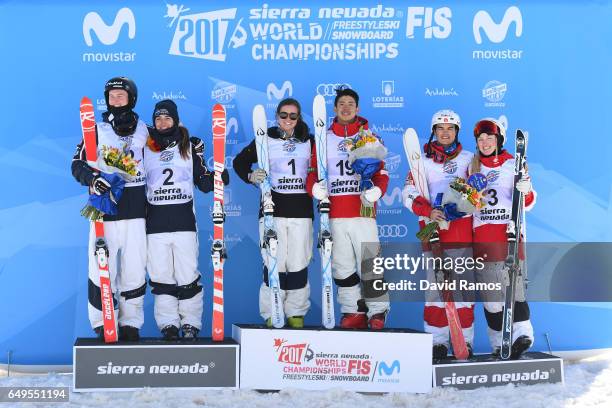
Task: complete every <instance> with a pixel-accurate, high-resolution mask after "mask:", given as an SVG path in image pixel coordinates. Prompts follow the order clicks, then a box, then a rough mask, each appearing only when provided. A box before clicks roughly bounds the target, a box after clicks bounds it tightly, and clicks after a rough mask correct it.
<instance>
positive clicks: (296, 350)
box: [273, 339, 314, 365]
mask: <svg viewBox="0 0 612 408" xmlns="http://www.w3.org/2000/svg"><path fill="white" fill-rule="evenodd" d="M285 343H287V340H285V339H274V346H273V347H274V348H275V349H276V354H277V358H278V361H279V362H281V363H287V364H295V365H301V364H302V362H306V361H310V360H312V359H313V357H314V351H312V349H311V348H310V347H308V343H298V344H285Z"/></svg>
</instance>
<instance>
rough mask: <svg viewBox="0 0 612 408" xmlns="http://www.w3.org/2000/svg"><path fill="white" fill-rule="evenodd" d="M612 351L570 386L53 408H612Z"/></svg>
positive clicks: (12, 382)
mask: <svg viewBox="0 0 612 408" xmlns="http://www.w3.org/2000/svg"><path fill="white" fill-rule="evenodd" d="M71 384H72V375H71V374H55V373H50V374H45V375H23V374H11V376H10V377H7V376H6V372H0V387H7V386H19V387H24V386H31V387H59V386H63V387H70V386H71ZM611 385H612V353H608V354H604V355H601V356H598V357H595V358H591V359H587V360H581V361H578V362H567V361H566V362H565V385H560V384H553V385H532V386H512V385H506V386H500V387H495V388H483V389H478V390H471V391H458V390H455V389H434V390H433V391H432V393H431V394H422V395H414V394H387V395H364V394H358V393H354V392H346V391H341V390H330V391H325V392H321V391H302V390H284V391H281V392H279V393H258V392H256V391H248V390H226V391H222V390H217V391H213V390H211V391H185V390H171V389H144V390H140V391H134V392H94V393H71V394H70V402H69V403H63V404H62V403H50V404H48V405H46V406H49V407H105V408H109V407H129V408H143V407H160V408H161V407H164V408H166V407H168V408H172V407H177V408H179V407H180V408H191V407H255V408H256V407H262V408H263V407H266V408H267V407H288V408H299V407H309V408H319V407H320V408H323V407H325V408H327V407H334V408H341V407H346V408H356V407H360V408H361V407H393V408H395V407H427V408H449V407H452V408H463V407H466V408H467V407H470V408H471V407H474V406H479V407H499V408H532V407H533V408H538V407H546V408H554V407H581V408H582V407H609V406H612V386H611ZM42 405H43V404H30V403H18V404H15V405H10V404H8V403H1V404H0V408H4V407H9V406H14V407H15V408H25V407H40V406H42Z"/></svg>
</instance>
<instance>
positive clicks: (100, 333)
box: [94, 326, 104, 341]
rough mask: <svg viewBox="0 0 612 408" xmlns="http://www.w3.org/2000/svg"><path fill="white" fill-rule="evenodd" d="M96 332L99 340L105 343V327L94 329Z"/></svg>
mask: <svg viewBox="0 0 612 408" xmlns="http://www.w3.org/2000/svg"><path fill="white" fill-rule="evenodd" d="M94 332H95V333H96V338H97V339H98V340H102V341H104V326H98V327H94Z"/></svg>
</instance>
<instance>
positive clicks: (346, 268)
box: [307, 87, 389, 330]
mask: <svg viewBox="0 0 612 408" xmlns="http://www.w3.org/2000/svg"><path fill="white" fill-rule="evenodd" d="M334 112H335V113H336V117H335V118H334V121H333V123H332V124H331V126H330V127H329V129H328V130H327V135H326V139H327V169H328V172H329V175H328V179H327V181H325V180H319V181H317V156H316V151H315V149H313V153H312V157H311V161H310V168H309V173H308V179H307V190H308V192H309V193H310V194H312V196H313V197H314V198H316V199H317V200H325V199H326V198H328V197H329V201H330V213H329V217H330V225H331V233H332V237H333V240H334V244H333V247H332V274H333V277H334V281H335V283H336V286H338V303H339V304H340V311H341V312H342V320H341V321H340V327H343V328H352V329H365V328H368V326H369V327H370V329H373V330H380V329H382V328H384V326H385V320H386V316H387V312H388V310H389V302H388V301H387V300H386V297H384V296H382V294H381V293H380V292H379V291H376V289H375V288H373V283H374V282H375V280H373V279H370V280H367V279H364V278H365V275H364V273H367V272H370V271H362V270H361V265H362V263H365V262H367V261H368V260H373V259H374V258H375V257H376V256H377V255H378V253H377V252H378V242H379V241H378V228H377V225H376V218H375V217H376V210H375V209H374V211H373V213H372V216H371V217H366V216H362V215H361V211H360V209H361V206H362V203H364V204H366V205H368V206H370V207H374V206H375V203H376V202H377V201H378V200H379V199H380V198H381V197H382V195H383V194H384V193H385V191H386V190H387V185H388V184H389V175H388V173H387V171H386V170H385V169H384V162H382V163H381V165H380V168H379V169H378V170H377V171H376V173H374V175H373V176H372V183H373V186H372V187H370V188H368V189H364V190H363V191H361V190H360V187H359V184H360V180H361V178H360V176H359V174H357V173H356V172H355V170H353V169H352V168H351V166H350V164H349V161H348V156H349V152H348V150H349V149H347V147H346V138H349V137H353V136H355V135H357V133H359V129H361V128H363V129H364V130H366V129H368V126H369V125H368V121H367V119H365V118H363V117H361V116H358V113H359V95H358V94H357V92H355V91H354V90H352V89H348V88H343V87H341V88H338V89H336V99H335V100H334ZM374 208H375V207H374ZM362 244H370V245H362ZM371 244H374V246H371ZM365 248H368V249H371V250H374V249H376V250H375V251H374V252H375V253H365V252H366V251H364V249H365ZM368 252H369V251H368ZM370 275H371V273H370Z"/></svg>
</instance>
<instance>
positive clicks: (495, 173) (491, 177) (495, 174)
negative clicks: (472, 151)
mask: <svg viewBox="0 0 612 408" xmlns="http://www.w3.org/2000/svg"><path fill="white" fill-rule="evenodd" d="M498 178H499V170H491V171H490V172H488V173H487V185H489V184H491V183H493V182H494V181H495V180H497V179H498Z"/></svg>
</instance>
